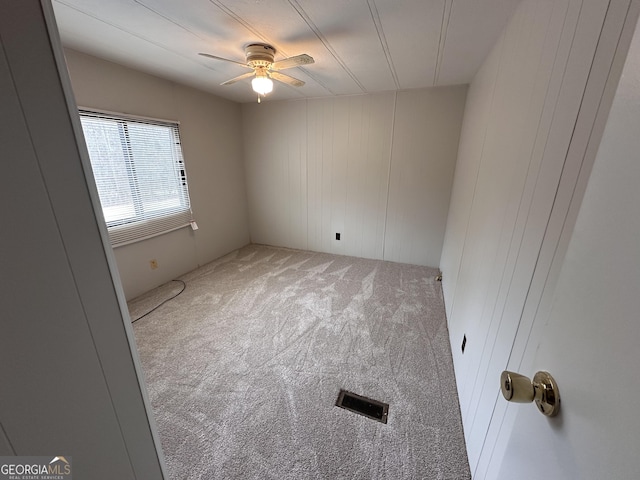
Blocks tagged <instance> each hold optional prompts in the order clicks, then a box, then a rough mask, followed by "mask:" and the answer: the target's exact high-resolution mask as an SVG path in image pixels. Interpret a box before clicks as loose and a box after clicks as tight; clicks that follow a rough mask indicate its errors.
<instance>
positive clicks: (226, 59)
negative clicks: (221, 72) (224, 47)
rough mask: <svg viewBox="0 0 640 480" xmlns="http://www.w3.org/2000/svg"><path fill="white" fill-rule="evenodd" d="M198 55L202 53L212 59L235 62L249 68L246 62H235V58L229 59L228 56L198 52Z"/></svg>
mask: <svg viewBox="0 0 640 480" xmlns="http://www.w3.org/2000/svg"><path fill="white" fill-rule="evenodd" d="M198 55H202V56H203V57H209V58H213V59H214V60H222V61H225V62H231V63H235V64H236V65H240V66H241V67H245V68H251V67H250V66H249V65H247V64H246V63H241V62H236V61H235V60H229V59H228V58H222V57H216V56H215V55H211V54H209V53H199V54H198Z"/></svg>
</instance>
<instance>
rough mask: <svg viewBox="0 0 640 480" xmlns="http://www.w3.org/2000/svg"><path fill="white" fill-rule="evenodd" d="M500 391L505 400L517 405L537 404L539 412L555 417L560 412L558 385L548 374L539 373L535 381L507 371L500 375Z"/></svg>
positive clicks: (534, 378)
mask: <svg viewBox="0 0 640 480" xmlns="http://www.w3.org/2000/svg"><path fill="white" fill-rule="evenodd" d="M500 389H501V390H502V395H503V396H504V398H505V399H506V400H508V401H510V402H515V403H529V402H532V401H535V402H536V405H537V406H538V410H539V411H540V412H541V413H542V414H544V415H546V416H548V417H553V416H555V415H557V414H558V412H559V411H560V393H559V392H558V385H557V384H556V381H555V380H554V379H553V377H552V376H551V374H549V373H548V372H542V371H541V372H537V373H536V374H535V375H534V377H533V381H531V380H529V378H528V377H525V376H524V375H520V374H519V373H514V372H509V371H507V370H505V371H504V372H502V375H500Z"/></svg>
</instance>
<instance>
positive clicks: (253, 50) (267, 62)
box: [200, 43, 314, 103]
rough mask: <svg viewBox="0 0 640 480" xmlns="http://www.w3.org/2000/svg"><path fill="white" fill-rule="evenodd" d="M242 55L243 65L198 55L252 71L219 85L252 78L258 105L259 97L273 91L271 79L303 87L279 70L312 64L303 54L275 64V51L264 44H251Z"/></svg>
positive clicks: (208, 55) (302, 83) (311, 60)
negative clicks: (243, 55)
mask: <svg viewBox="0 0 640 480" xmlns="http://www.w3.org/2000/svg"><path fill="white" fill-rule="evenodd" d="M244 53H245V57H246V62H245V63H242V62H237V61H235V60H229V59H228V58H222V57H217V56H215V55H211V54H208V53H201V54H200V55H202V56H203V57H209V58H213V59H215V60H223V61H225V62H231V63H235V64H236V65H241V66H243V67H245V68H249V69H251V70H253V71H252V72H248V73H244V74H242V75H239V76H237V77H235V78H232V79H230V80H227V81H226V82H222V83H221V84H220V85H231V84H232V83H236V82H237V81H239V80H244V79H245V78H251V77H253V80H251V87H252V88H253V91H254V92H256V93H257V94H258V103H260V96H263V97H264V96H265V95H266V94H267V93H270V92H271V91H272V90H273V81H272V79H273V80H277V81H279V82H282V83H286V84H287V85H291V86H292V87H301V86H303V85H304V82H303V81H302V80H298V79H297V78H293V77H291V76H289V75H285V74H284V73H280V70H284V69H286V68H292V67H299V66H302V65H308V64H310V63H314V60H313V58H312V57H310V56H309V55H307V54H305V53H303V54H302V55H296V56H294V57H289V58H285V59H283V60H278V61H277V62H276V61H274V57H275V55H276V49H275V48H273V47H272V46H271V45H269V44H266V43H251V44H249V45H247V46H246V47H245V49H244Z"/></svg>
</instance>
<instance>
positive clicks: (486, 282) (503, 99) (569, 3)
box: [441, 0, 608, 473]
mask: <svg viewBox="0 0 640 480" xmlns="http://www.w3.org/2000/svg"><path fill="white" fill-rule="evenodd" d="M607 3H608V2H602V1H598V0H584V1H579V0H544V1H538V0H536V1H534V0H531V1H524V2H522V3H521V4H520V6H519V8H518V10H517V12H516V13H515V15H514V17H513V18H512V19H511V21H510V23H509V25H508V27H507V28H506V29H505V31H504V32H503V35H502V37H501V38H500V40H499V41H498V42H497V44H496V45H495V47H494V49H493V51H492V52H491V54H490V55H489V56H488V58H487V59H486V60H485V62H484V64H483V66H482V68H481V69H480V71H479V72H478V74H477V75H476V77H475V79H474V81H473V82H472V84H471V87H470V90H469V98H468V101H467V106H466V112H465V118H464V125H463V128H462V134H461V140H460V152H459V157H458V163H457V167H456V173H455V180H454V187H453V194H452V199H451V206H450V211H449V219H448V223H447V231H446V236H445V245H444V248H443V254H442V263H441V268H442V271H443V288H444V294H445V303H446V306H447V314H448V321H449V330H450V338H451V342H452V350H453V356H454V365H455V371H456V377H457V383H458V391H459V394H460V408H461V411H462V417H463V423H464V428H465V436H466V439H467V447H468V453H469V461H470V464H471V468H472V472H474V473H478V472H477V471H476V467H477V465H478V462H479V461H480V459H481V456H482V454H483V450H482V449H483V446H484V445H485V436H486V434H487V431H488V428H489V425H490V423H491V422H498V423H499V422H500V417H499V415H498V414H497V413H496V412H497V411H498V410H499V409H498V410H496V402H497V401H499V398H498V397H499V395H500V394H499V388H498V380H499V376H500V372H501V371H502V370H503V369H505V368H506V367H507V363H508V360H509V357H510V354H511V349H512V347H513V345H514V339H515V336H516V333H517V331H518V328H519V326H520V321H521V318H522V312H523V308H524V305H525V302H529V303H530V304H531V305H536V302H537V301H538V300H539V296H540V295H541V289H535V288H532V279H533V278H534V274H535V278H542V279H544V278H546V274H547V273H548V268H549V266H548V265H546V266H545V265H543V264H541V263H539V262H538V260H539V253H540V251H541V246H542V244H543V239H545V238H553V235H550V232H549V231H548V230H547V227H548V222H549V218H550V215H551V211H552V208H554V199H555V198H556V192H557V191H558V185H559V183H560V179H561V176H562V175H564V173H565V172H563V169H565V167H566V162H565V160H566V158H567V152H568V150H569V145H570V143H571V142H572V135H573V133H574V132H575V126H576V120H577V118H578V114H579V113H580V112H581V106H582V105H581V103H582V101H583V98H584V97H583V95H584V93H585V85H586V82H587V79H588V77H589V74H590V70H591V66H592V64H593V59H594V54H595V50H596V47H597V45H598V41H599V37H600V32H601V30H602V25H603V21H604V17H605V14H606V13H607ZM572 168H573V167H572ZM578 168H579V166H578ZM545 234H547V235H548V237H545ZM551 251H553V248H552V249H551ZM545 268H546V269H547V270H546V271H545V270H544V269H545ZM543 283H544V282H543ZM465 335H466V337H467V342H466V348H465V351H464V353H463V352H462V349H461V342H462V339H463V336H465ZM523 373H531V372H523ZM500 400H501V399H500ZM502 401H503V400H502ZM494 414H495V417H494ZM492 417H494V418H492Z"/></svg>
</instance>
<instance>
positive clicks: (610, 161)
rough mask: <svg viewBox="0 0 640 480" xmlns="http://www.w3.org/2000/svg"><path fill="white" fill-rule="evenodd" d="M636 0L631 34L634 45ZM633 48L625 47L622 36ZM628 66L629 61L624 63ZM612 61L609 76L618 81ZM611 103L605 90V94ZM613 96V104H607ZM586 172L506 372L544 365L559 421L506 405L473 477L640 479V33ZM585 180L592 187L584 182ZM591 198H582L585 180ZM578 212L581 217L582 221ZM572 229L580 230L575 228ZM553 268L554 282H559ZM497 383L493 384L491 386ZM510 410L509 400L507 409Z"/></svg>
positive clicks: (530, 372) (525, 371) (627, 32)
mask: <svg viewBox="0 0 640 480" xmlns="http://www.w3.org/2000/svg"><path fill="white" fill-rule="evenodd" d="M638 3H639V2H633V3H632V5H631V10H630V12H629V15H628V17H627V18H628V21H627V26H626V27H625V28H626V30H625V32H624V33H623V38H622V40H621V42H620V48H619V49H618V50H619V54H621V55H622V57H624V52H623V50H625V49H626V48H625V38H631V35H632V33H633V29H634V27H635V23H636V21H635V19H636V18H637V10H638V8H640V6H639V5H638ZM627 42H628V40H627ZM619 63H620V64H622V61H620V62H619ZM615 76H616V73H615V66H614V71H613V74H612V77H615ZM605 97H606V95H605ZM605 101H606V98H605ZM595 150H596V151H597V155H595V162H594V165H593V170H592V172H591V175H590V176H589V175H588V174H585V172H583V175H582V177H581V180H579V182H578V188H577V191H576V195H575V198H574V201H573V203H572V207H571V209H570V211H569V216H568V218H567V223H566V225H565V229H564V232H563V238H562V239H561V242H560V246H559V250H566V254H565V255H562V253H561V252H560V256H562V257H563V259H562V260H559V261H557V262H556V261H554V265H553V266H552V268H551V277H550V278H551V282H552V283H553V285H548V286H547V287H551V288H546V289H545V293H544V294H543V297H542V301H541V302H540V303H539V305H538V306H537V313H536V314H535V319H534V322H533V328H532V329H531V333H530V335H529V336H528V339H527V341H526V342H524V344H523V348H518V343H517V342H516V348H515V349H514V352H513V354H512V361H511V363H510V368H511V369H518V370H519V371H520V372H519V373H522V374H525V375H527V376H532V375H533V374H534V372H535V371H537V370H547V371H549V372H550V373H551V374H552V375H553V376H554V377H555V379H556V381H557V383H558V386H559V390H560V395H561V412H560V414H559V416H558V417H555V418H547V417H544V416H543V415H541V414H540V413H539V412H538V411H537V410H536V408H535V406H534V405H522V404H509V405H508V407H507V409H506V415H505V417H504V421H503V422H502V423H501V428H499V429H497V431H496V436H495V448H494V449H493V451H492V452H484V454H486V458H487V459H488V461H487V465H486V469H485V470H483V471H482V472H481V475H476V476H475V477H474V478H475V479H480V478H487V479H504V480H507V479H509V480H511V479H516V478H517V479H519V480H528V479H538V478H545V479H551V480H556V479H557V480H560V479H572V480H573V479H581V480H590V479H593V480H601V479H636V478H639V475H640V473H639V472H640V413H639V410H640V374H639V373H638V364H639V363H640V350H638V348H637V347H638V344H639V343H640V187H639V186H640V158H639V157H640V32H638V30H637V29H636V33H635V35H634V36H633V39H632V43H631V48H630V50H629V54H628V57H627V60H626V63H624V70H623V74H622V78H621V80H620V84H619V86H618V88H617V90H616V91H615V97H614V100H613V105H612V108H611V112H610V114H609V117H608V120H607V121H606V126H605V127H604V134H603V136H602V141H601V142H600V144H599V148H597V149H595ZM587 182H588V183H587ZM582 184H584V185H585V186H586V189H584V190H583V191H584V198H583V199H582V202H581V203H580V199H579V198H577V197H581V192H580V190H581V185H582ZM576 216H577V219H576ZM574 222H575V226H574V227H572V225H573V224H574ZM556 269H557V276H556V280H554V279H553V276H554V270H556ZM496 382H497V379H496ZM505 403H506V402H505Z"/></svg>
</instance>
